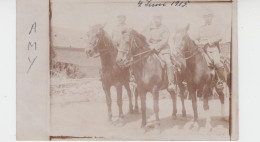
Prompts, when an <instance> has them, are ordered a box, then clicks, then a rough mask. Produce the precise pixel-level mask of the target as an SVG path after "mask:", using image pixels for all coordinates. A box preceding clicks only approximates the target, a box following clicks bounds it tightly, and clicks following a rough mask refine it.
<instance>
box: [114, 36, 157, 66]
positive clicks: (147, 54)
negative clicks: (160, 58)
mask: <svg viewBox="0 0 260 142" xmlns="http://www.w3.org/2000/svg"><path fill="white" fill-rule="evenodd" d="M133 48H140V47H139V46H138V45H137V43H136V41H135V38H132V40H131V42H130V48H129V49H128V50H127V51H124V50H118V51H119V52H124V53H126V55H127V56H128V55H129V54H130V53H131V52H132V49H133ZM152 51H153V49H149V50H146V51H143V52H141V53H137V54H135V55H132V56H131V57H129V58H131V59H132V60H130V61H129V62H128V63H127V64H126V65H125V66H131V65H133V64H135V63H137V62H139V61H141V60H142V59H144V58H145V57H147V56H149V55H150V54H151V53H153V52H152ZM141 55H144V56H141ZM138 56H141V57H140V58H138V59H136V60H133V58H135V57H138Z"/></svg>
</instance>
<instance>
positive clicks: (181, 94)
mask: <svg viewBox="0 0 260 142" xmlns="http://www.w3.org/2000/svg"><path fill="white" fill-rule="evenodd" d="M184 92H185V88H184V86H183V85H180V97H181V104H182V116H183V117H186V108H185V103H184V99H185V95H184Z"/></svg>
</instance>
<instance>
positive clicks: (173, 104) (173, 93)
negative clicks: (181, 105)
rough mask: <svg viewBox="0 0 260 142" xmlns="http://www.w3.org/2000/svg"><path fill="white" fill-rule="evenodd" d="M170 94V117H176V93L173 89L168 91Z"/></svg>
mask: <svg viewBox="0 0 260 142" xmlns="http://www.w3.org/2000/svg"><path fill="white" fill-rule="evenodd" d="M168 92H169V93H170V94H171V98H172V118H173V119H176V118H177V115H176V114H177V102H176V94H175V92H174V91H168Z"/></svg>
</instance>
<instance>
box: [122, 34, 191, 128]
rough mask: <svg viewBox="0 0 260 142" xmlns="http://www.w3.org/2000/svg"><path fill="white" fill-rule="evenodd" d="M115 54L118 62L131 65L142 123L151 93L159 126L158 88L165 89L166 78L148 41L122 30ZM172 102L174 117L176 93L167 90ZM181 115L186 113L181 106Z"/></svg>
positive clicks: (164, 71) (156, 126)
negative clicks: (147, 98)
mask: <svg viewBox="0 0 260 142" xmlns="http://www.w3.org/2000/svg"><path fill="white" fill-rule="evenodd" d="M119 46H120V47H119V49H118V50H119V51H118V56H117V62H118V64H121V65H122V66H126V65H131V67H132V69H133V73H134V76H135V79H136V83H137V91H138V94H139V96H140V98H141V111H142V124H141V127H143V128H145V126H146V94H147V93H148V92H151V93H152V94H153V101H154V102H153V103H154V104H153V108H154V112H155V118H156V121H155V128H157V130H158V129H159V128H160V127H159V126H160V120H159V114H158V113H159V90H162V89H167V86H168V79H167V75H166V70H165V69H164V68H163V67H162V65H161V62H160V60H159V58H158V56H157V55H156V54H154V52H153V50H151V49H150V48H149V45H148V43H147V42H146V39H145V37H144V36H143V35H141V34H139V33H137V32H136V31H135V30H128V31H124V32H123V36H122V39H121V42H120V45H119ZM168 92H169V93H170V95H171V98H172V102H173V112H172V116H173V118H174V119H175V118H176V113H177V108H176V93H175V92H174V91H169V90H168ZM183 113H184V114H183V115H186V110H185V108H183Z"/></svg>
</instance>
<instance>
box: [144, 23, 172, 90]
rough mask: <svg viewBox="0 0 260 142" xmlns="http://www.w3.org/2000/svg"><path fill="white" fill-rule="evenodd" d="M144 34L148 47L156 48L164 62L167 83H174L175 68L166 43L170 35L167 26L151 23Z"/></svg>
mask: <svg viewBox="0 0 260 142" xmlns="http://www.w3.org/2000/svg"><path fill="white" fill-rule="evenodd" d="M144 34H145V36H146V40H147V42H148V43H149V45H150V48H151V49H157V51H158V56H159V57H160V58H161V59H162V60H163V61H164V62H165V63H166V67H167V74H168V80H169V83H170V84H175V83H174V81H175V80H174V74H175V70H174V68H173V67H174V66H173V64H172V61H171V51H170V46H169V44H168V39H169V35H170V33H169V30H168V28H167V27H166V26H164V25H160V26H158V27H156V26H155V25H154V24H151V25H149V26H148V27H147V29H146V30H145V31H144ZM174 89H175V88H174Z"/></svg>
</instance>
